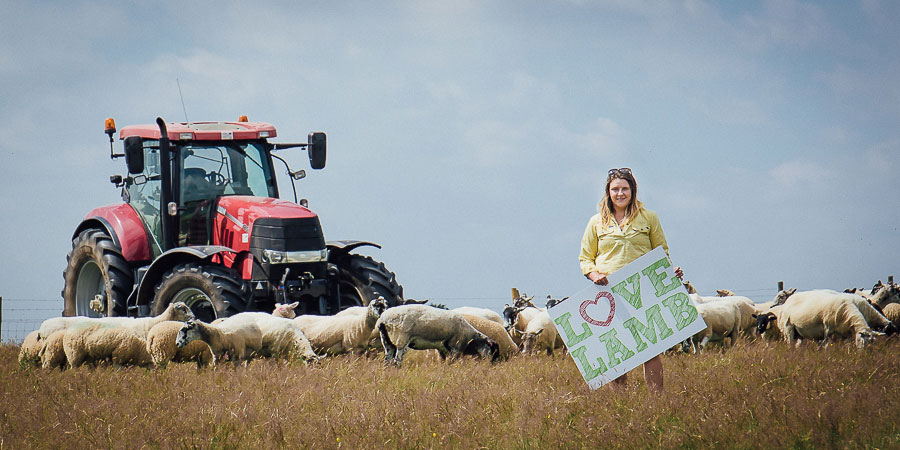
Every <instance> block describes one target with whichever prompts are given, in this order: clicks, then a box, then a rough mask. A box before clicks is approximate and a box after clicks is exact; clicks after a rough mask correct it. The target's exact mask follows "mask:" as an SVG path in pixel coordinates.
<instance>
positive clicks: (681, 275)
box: [675, 266, 684, 281]
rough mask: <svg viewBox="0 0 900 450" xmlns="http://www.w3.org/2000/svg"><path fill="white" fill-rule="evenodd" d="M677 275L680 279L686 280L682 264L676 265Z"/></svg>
mask: <svg viewBox="0 0 900 450" xmlns="http://www.w3.org/2000/svg"><path fill="white" fill-rule="evenodd" d="M675 276H676V277H678V279H679V280H681V281H684V271H683V270H681V266H675Z"/></svg>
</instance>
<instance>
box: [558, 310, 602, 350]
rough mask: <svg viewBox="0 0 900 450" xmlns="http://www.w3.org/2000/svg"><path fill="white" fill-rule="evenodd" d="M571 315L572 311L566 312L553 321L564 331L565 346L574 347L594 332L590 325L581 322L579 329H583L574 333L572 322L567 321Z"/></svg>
mask: <svg viewBox="0 0 900 450" xmlns="http://www.w3.org/2000/svg"><path fill="white" fill-rule="evenodd" d="M571 317H572V313H568V312H567V313H565V314H563V315H561V316H559V317H557V318H556V320H554V322H556V324H557V325H559V326H561V327H562V329H563V331H564V332H565V333H566V347H574V346H576V345H578V344H579V343H581V341H583V340H585V339H587V338H589V337H591V336H593V334H594V332H592V331H591V327H589V326H588V324H587V323H585V322H581V329H582V330H583V331H582V332H581V334H575V329H574V328H572V324H571V323H569V319H570V318H571Z"/></svg>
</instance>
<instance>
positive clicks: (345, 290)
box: [338, 253, 403, 309]
mask: <svg viewBox="0 0 900 450" xmlns="http://www.w3.org/2000/svg"><path fill="white" fill-rule="evenodd" d="M338 267H339V268H340V274H339V275H338V283H339V286H340V291H341V309H345V308H349V307H351V306H365V305H368V304H369V302H370V301H372V300H374V299H376V298H378V297H379V296H381V297H384V299H385V300H387V304H388V307H391V306H397V305H399V304H402V303H403V286H400V284H399V283H397V276H396V275H394V272H391V271H390V270H388V269H387V267H385V266H384V263H382V262H378V261H375V260H374V259H372V258H371V257H368V256H363V255H357V254H352V253H351V254H349V255H347V256H346V258H342V260H341V261H340V262H339V263H338Z"/></svg>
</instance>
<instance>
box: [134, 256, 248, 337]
mask: <svg viewBox="0 0 900 450" xmlns="http://www.w3.org/2000/svg"><path fill="white" fill-rule="evenodd" d="M241 286H242V281H241V278H240V276H239V275H238V274H237V272H235V271H234V270H232V269H229V268H227V267H224V266H220V265H217V264H209V263H202V262H193V263H187V264H179V265H177V266H175V267H173V268H172V269H171V270H169V271H168V272H166V274H165V275H163V279H162V281H160V283H159V284H158V285H156V295H155V296H154V298H153V302H152V303H151V304H150V313H151V314H152V315H154V316H156V315H159V314H162V312H163V311H165V309H166V307H168V306H169V304H170V303H172V302H184V303H186V304H187V305H188V307H189V308H191V311H192V312H193V313H194V316H195V317H196V318H197V319H198V320H202V321H203V322H206V323H210V322H212V321H213V320H216V319H217V318H220V317H228V316H230V315H233V314H237V313H239V312H240V310H238V309H237V307H238V306H239V305H242V304H243V300H242V298H243V296H242V295H241V292H242V289H241Z"/></svg>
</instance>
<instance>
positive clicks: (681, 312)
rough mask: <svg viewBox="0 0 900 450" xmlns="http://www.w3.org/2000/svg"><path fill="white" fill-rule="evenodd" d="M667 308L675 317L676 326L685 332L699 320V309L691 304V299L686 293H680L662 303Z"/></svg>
mask: <svg viewBox="0 0 900 450" xmlns="http://www.w3.org/2000/svg"><path fill="white" fill-rule="evenodd" d="M662 304H663V305H666V308H669V311H670V312H671V313H672V315H673V316H675V326H677V327H678V329H679V330H683V329H684V327H686V326H688V325H689V324H690V323H691V322H693V321H694V320H695V319H696V318H697V308H694V305H692V304H691V299H690V298H689V297H688V296H687V294H685V293H684V292H678V293H676V294H675V295H672V296H671V297H669V298H667V299H665V300H663V301H662Z"/></svg>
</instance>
